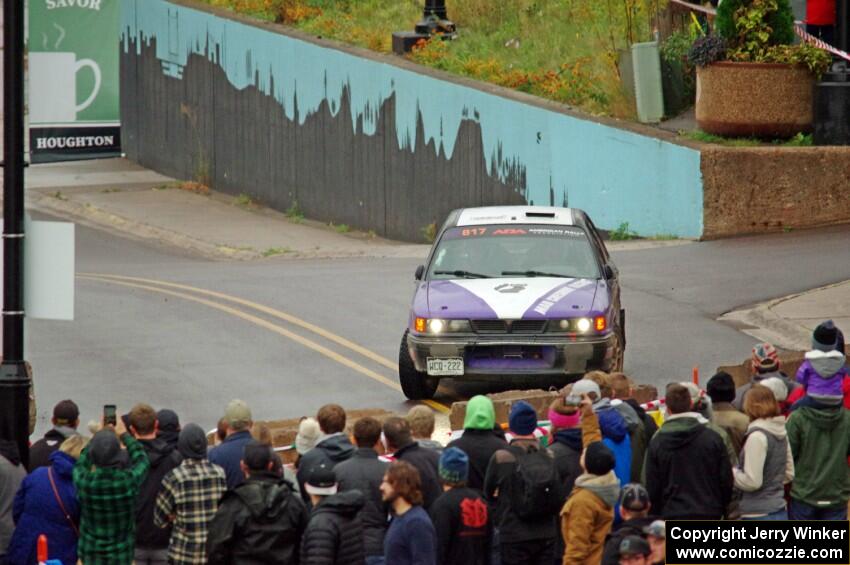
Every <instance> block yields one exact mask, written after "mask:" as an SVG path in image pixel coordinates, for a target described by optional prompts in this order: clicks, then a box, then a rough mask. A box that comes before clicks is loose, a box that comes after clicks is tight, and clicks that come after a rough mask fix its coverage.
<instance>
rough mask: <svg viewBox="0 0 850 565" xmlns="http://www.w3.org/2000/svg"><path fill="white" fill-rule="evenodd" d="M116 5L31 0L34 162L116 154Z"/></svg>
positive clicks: (100, 0) (105, 0) (116, 0)
mask: <svg viewBox="0 0 850 565" xmlns="http://www.w3.org/2000/svg"><path fill="white" fill-rule="evenodd" d="M119 8H120V0H31V1H30V3H29V30H30V32H29V122H30V151H31V153H32V161H33V162H45V161H61V160H70V159H81V158H82V159H84V158H87V157H99V156H109V155H118V154H120V152H121V130H120V122H119V97H118V84H119V75H118V49H117V47H116V46H117V45H118V16H119Z"/></svg>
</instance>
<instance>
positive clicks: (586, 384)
mask: <svg viewBox="0 0 850 565" xmlns="http://www.w3.org/2000/svg"><path fill="white" fill-rule="evenodd" d="M590 393H594V394H596V398H601V397H602V393H601V392H599V385H598V384H596V383H595V382H593V381H591V380H589V379H581V380H579V381H576V382H574V383H573V388H572V389H570V394H575V395H577V396H581V395H582V394H590Z"/></svg>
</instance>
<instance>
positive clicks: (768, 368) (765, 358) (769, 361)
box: [732, 343, 800, 412]
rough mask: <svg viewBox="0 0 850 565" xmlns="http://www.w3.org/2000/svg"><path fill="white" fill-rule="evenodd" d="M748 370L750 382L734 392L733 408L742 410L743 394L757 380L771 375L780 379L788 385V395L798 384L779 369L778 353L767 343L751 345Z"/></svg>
mask: <svg viewBox="0 0 850 565" xmlns="http://www.w3.org/2000/svg"><path fill="white" fill-rule="evenodd" d="M750 370H751V372H752V378H751V379H750V382H748V383H747V384H745V385H743V386H741V387H739V388H738V390H737V391H736V392H735V401H734V402H732V404H733V405H734V406H735V408H736V409H737V410H740V411H742V412H743V410H744V395H745V394H747V391H748V390H750V387H751V386H753V384H755V383H757V382H760V381H763V380H764V379H769V378H771V377H776V378H779V379H782V382H784V383H785V386H786V387H788V394H789V395H790V394H791V393H792V392H793V391H794V390H795V389H797V388H798V387H799V386H800V385H798V384H797V382H796V381H794V380H793V379H790V378H788V375H786V374H785V373H783V372H782V371H781V370H780V363H779V353H778V352H777V351H776V348H775V347H773V346H772V345H771V344H769V343H759V344H758V345H756V346H755V347H753V351H752V358H751V359H750Z"/></svg>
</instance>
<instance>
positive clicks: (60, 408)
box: [53, 400, 80, 425]
mask: <svg viewBox="0 0 850 565" xmlns="http://www.w3.org/2000/svg"><path fill="white" fill-rule="evenodd" d="M79 417H80V409H79V408H78V407H77V404H76V403H75V402H74V401H73V400H62V401H60V402H58V403H57V404H56V406H54V407H53V419H54V420H56V423H57V425H70V424H73V423H74V422H76V421H77V419H79Z"/></svg>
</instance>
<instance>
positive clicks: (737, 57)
mask: <svg viewBox="0 0 850 565" xmlns="http://www.w3.org/2000/svg"><path fill="white" fill-rule="evenodd" d="M729 59H730V60H732V61H739V62H748V61H752V62H755V63H781V64H784V65H804V66H806V67H808V69H809V70H810V71H812V73H814V74H815V75H816V76H818V77H819V76H820V75H822V74H823V73H824V72H826V71H827V69H829V66H830V65H831V64H832V55H830V54H829V53H827V52H826V51H824V50H823V49H819V48H817V47H815V46H814V45H809V44H807V43H803V44H800V45H772V46H770V47H766V48H764V49H762V50H759V51H755V52H750V51H747V50H744V49H735V50H732V51H730V52H729Z"/></svg>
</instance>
